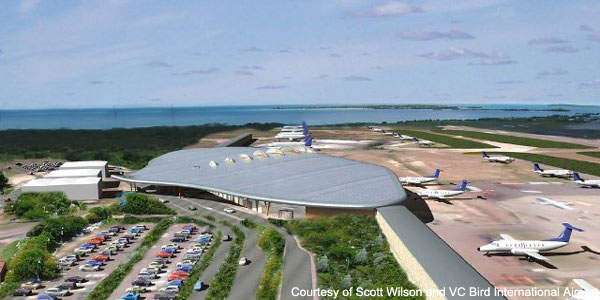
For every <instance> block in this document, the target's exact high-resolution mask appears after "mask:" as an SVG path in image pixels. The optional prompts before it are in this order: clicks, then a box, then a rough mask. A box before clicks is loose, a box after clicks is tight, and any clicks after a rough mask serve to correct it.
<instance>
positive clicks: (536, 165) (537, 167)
mask: <svg viewBox="0 0 600 300" xmlns="http://www.w3.org/2000/svg"><path fill="white" fill-rule="evenodd" d="M533 170H534V171H544V169H542V168H540V165H539V164H538V163H533Z"/></svg>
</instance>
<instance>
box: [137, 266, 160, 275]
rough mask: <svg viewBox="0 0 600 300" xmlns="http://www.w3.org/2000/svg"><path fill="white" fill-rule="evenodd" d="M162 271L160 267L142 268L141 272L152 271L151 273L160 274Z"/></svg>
mask: <svg viewBox="0 0 600 300" xmlns="http://www.w3.org/2000/svg"><path fill="white" fill-rule="evenodd" d="M159 272H160V269H155V268H150V267H148V268H143V269H142V270H140V273H150V274H158V273H159Z"/></svg>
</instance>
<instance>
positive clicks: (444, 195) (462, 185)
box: [417, 179, 467, 199]
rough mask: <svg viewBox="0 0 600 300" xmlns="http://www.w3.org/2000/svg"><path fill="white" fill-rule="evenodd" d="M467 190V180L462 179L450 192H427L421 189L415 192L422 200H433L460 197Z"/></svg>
mask: <svg viewBox="0 0 600 300" xmlns="http://www.w3.org/2000/svg"><path fill="white" fill-rule="evenodd" d="M466 190H467V180H466V179H463V181H462V182H461V183H460V185H458V186H457V187H456V188H454V189H452V190H428V189H421V190H419V191H417V195H419V196H420V197H423V198H433V199H446V198H448V197H452V196H456V195H460V194H462V193H464V192H465V191H466Z"/></svg>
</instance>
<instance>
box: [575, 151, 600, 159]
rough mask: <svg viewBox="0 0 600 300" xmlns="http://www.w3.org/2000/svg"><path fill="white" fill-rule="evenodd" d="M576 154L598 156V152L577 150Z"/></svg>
mask: <svg viewBox="0 0 600 300" xmlns="http://www.w3.org/2000/svg"><path fill="white" fill-rule="evenodd" d="M577 154H581V155H586V156H589V157H595V158H600V152H577Z"/></svg>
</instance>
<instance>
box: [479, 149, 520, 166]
mask: <svg viewBox="0 0 600 300" xmlns="http://www.w3.org/2000/svg"><path fill="white" fill-rule="evenodd" d="M481 156H483V160H484V161H489V162H499V163H504V164H509V163H511V162H513V161H514V160H515V159H514V158H512V157H508V156H504V155H488V154H487V153H486V152H485V151H483V152H482V153H481Z"/></svg>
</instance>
